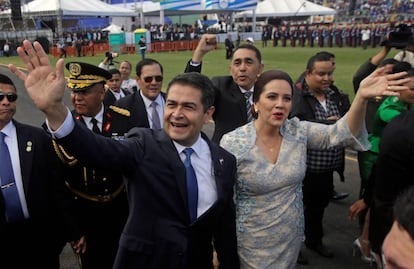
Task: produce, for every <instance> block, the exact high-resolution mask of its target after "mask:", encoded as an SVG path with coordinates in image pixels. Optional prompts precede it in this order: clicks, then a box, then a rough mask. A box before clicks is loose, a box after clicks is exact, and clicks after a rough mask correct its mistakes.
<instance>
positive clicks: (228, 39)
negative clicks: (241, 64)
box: [224, 34, 234, 60]
mask: <svg viewBox="0 0 414 269" xmlns="http://www.w3.org/2000/svg"><path fill="white" fill-rule="evenodd" d="M224 46H225V48H226V59H227V60H228V59H230V58H231V56H232V55H233V49H234V44H233V41H232V40H231V35H230V34H228V35H227V37H226V39H225V40H224Z"/></svg>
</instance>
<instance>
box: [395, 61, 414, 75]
mask: <svg viewBox="0 0 414 269" xmlns="http://www.w3.org/2000/svg"><path fill="white" fill-rule="evenodd" d="M411 68H412V66H411V64H410V63H409V62H396V63H395V64H394V66H393V67H392V71H391V73H392V74H395V73H399V72H404V71H408V70H410V69H411Z"/></svg>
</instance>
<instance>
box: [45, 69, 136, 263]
mask: <svg viewBox="0 0 414 269" xmlns="http://www.w3.org/2000/svg"><path fill="white" fill-rule="evenodd" d="M66 68H67V69H68V70H69V73H70V76H69V78H68V79H67V88H69V89H70V90H71V100H72V104H73V107H74V109H73V111H72V113H73V114H74V116H75V118H76V119H77V120H79V121H80V122H82V123H83V124H85V125H86V126H87V127H88V128H89V129H91V131H93V132H96V133H99V134H101V135H103V136H106V137H112V138H113V139H123V137H124V134H125V133H126V132H127V131H128V130H127V129H126V126H127V124H126V122H127V120H128V117H129V111H127V110H125V109H120V108H117V107H113V106H110V107H105V106H104V105H103V102H102V101H103V98H104V95H105V88H104V83H105V80H107V79H108V78H111V74H110V73H109V72H108V71H106V70H104V69H101V68H99V67H97V66H94V65H91V64H86V63H81V62H70V63H67V64H66ZM124 126H125V127H124ZM53 143H54V148H55V151H56V154H57V155H58V156H59V158H60V159H61V160H62V163H63V165H64V166H65V169H66V173H65V184H66V186H67V188H68V189H69V190H70V191H71V192H72V194H73V199H74V201H75V204H76V205H77V206H76V215H77V224H78V228H79V230H80V232H81V233H82V234H83V235H84V239H85V241H86V244H85V241H83V242H82V243H80V244H78V245H72V247H73V248H74V250H75V253H77V254H79V258H80V259H79V261H80V262H81V263H82V267H83V268H84V269H88V268H93V269H95V268H100V269H102V268H108V269H109V268H112V264H113V262H114V259H115V255H116V251H117V248H118V241H119V237H120V235H121V232H122V229H123V226H124V224H125V222H126V219H127V215H128V204H127V198H126V193H125V188H124V183H123V178H122V176H121V175H120V174H117V173H113V172H111V164H110V163H108V170H96V169H93V168H92V167H85V166H84V165H83V164H82V162H81V161H80V160H77V159H76V158H74V157H73V156H72V155H71V153H70V152H68V151H66V150H65V149H64V148H63V147H62V146H60V145H58V144H56V142H53ZM85 245H86V248H85Z"/></svg>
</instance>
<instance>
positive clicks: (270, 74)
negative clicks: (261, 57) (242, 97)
mask: <svg viewBox="0 0 414 269" xmlns="http://www.w3.org/2000/svg"><path fill="white" fill-rule="evenodd" d="M272 80H284V81H286V82H287V83H289V85H290V88H291V89H292V94H293V87H294V86H293V85H294V84H293V80H292V78H291V77H290V76H289V74H288V73H286V72H285V71H282V70H269V71H265V72H263V73H262V74H260V76H259V77H258V78H257V80H256V83H255V84H254V92H253V102H254V103H255V102H257V101H258V100H259V97H260V95H261V94H262V92H263V90H264V87H265V85H266V84H267V83H269V82H270V81H272ZM252 109H253V106H252ZM252 113H253V116H254V117H255V118H257V113H256V112H255V111H254V109H253V111H252Z"/></svg>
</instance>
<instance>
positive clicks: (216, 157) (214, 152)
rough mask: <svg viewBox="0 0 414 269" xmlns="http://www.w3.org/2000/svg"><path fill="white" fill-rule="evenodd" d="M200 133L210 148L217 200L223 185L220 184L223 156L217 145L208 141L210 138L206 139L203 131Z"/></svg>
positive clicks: (220, 195)
mask: <svg viewBox="0 0 414 269" xmlns="http://www.w3.org/2000/svg"><path fill="white" fill-rule="evenodd" d="M202 135H203V138H204V139H205V140H206V141H207V143H208V146H209V148H210V152H211V159H212V160H211V161H212V166H213V167H212V168H213V173H214V180H215V182H216V187H217V200H219V199H220V198H221V197H223V186H222V180H221V176H222V174H223V165H224V158H223V157H222V156H221V154H220V152H219V150H218V147H217V146H214V145H213V144H212V143H211V142H210V140H208V139H207V137H206V135H205V134H204V133H203V134H202Z"/></svg>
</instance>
